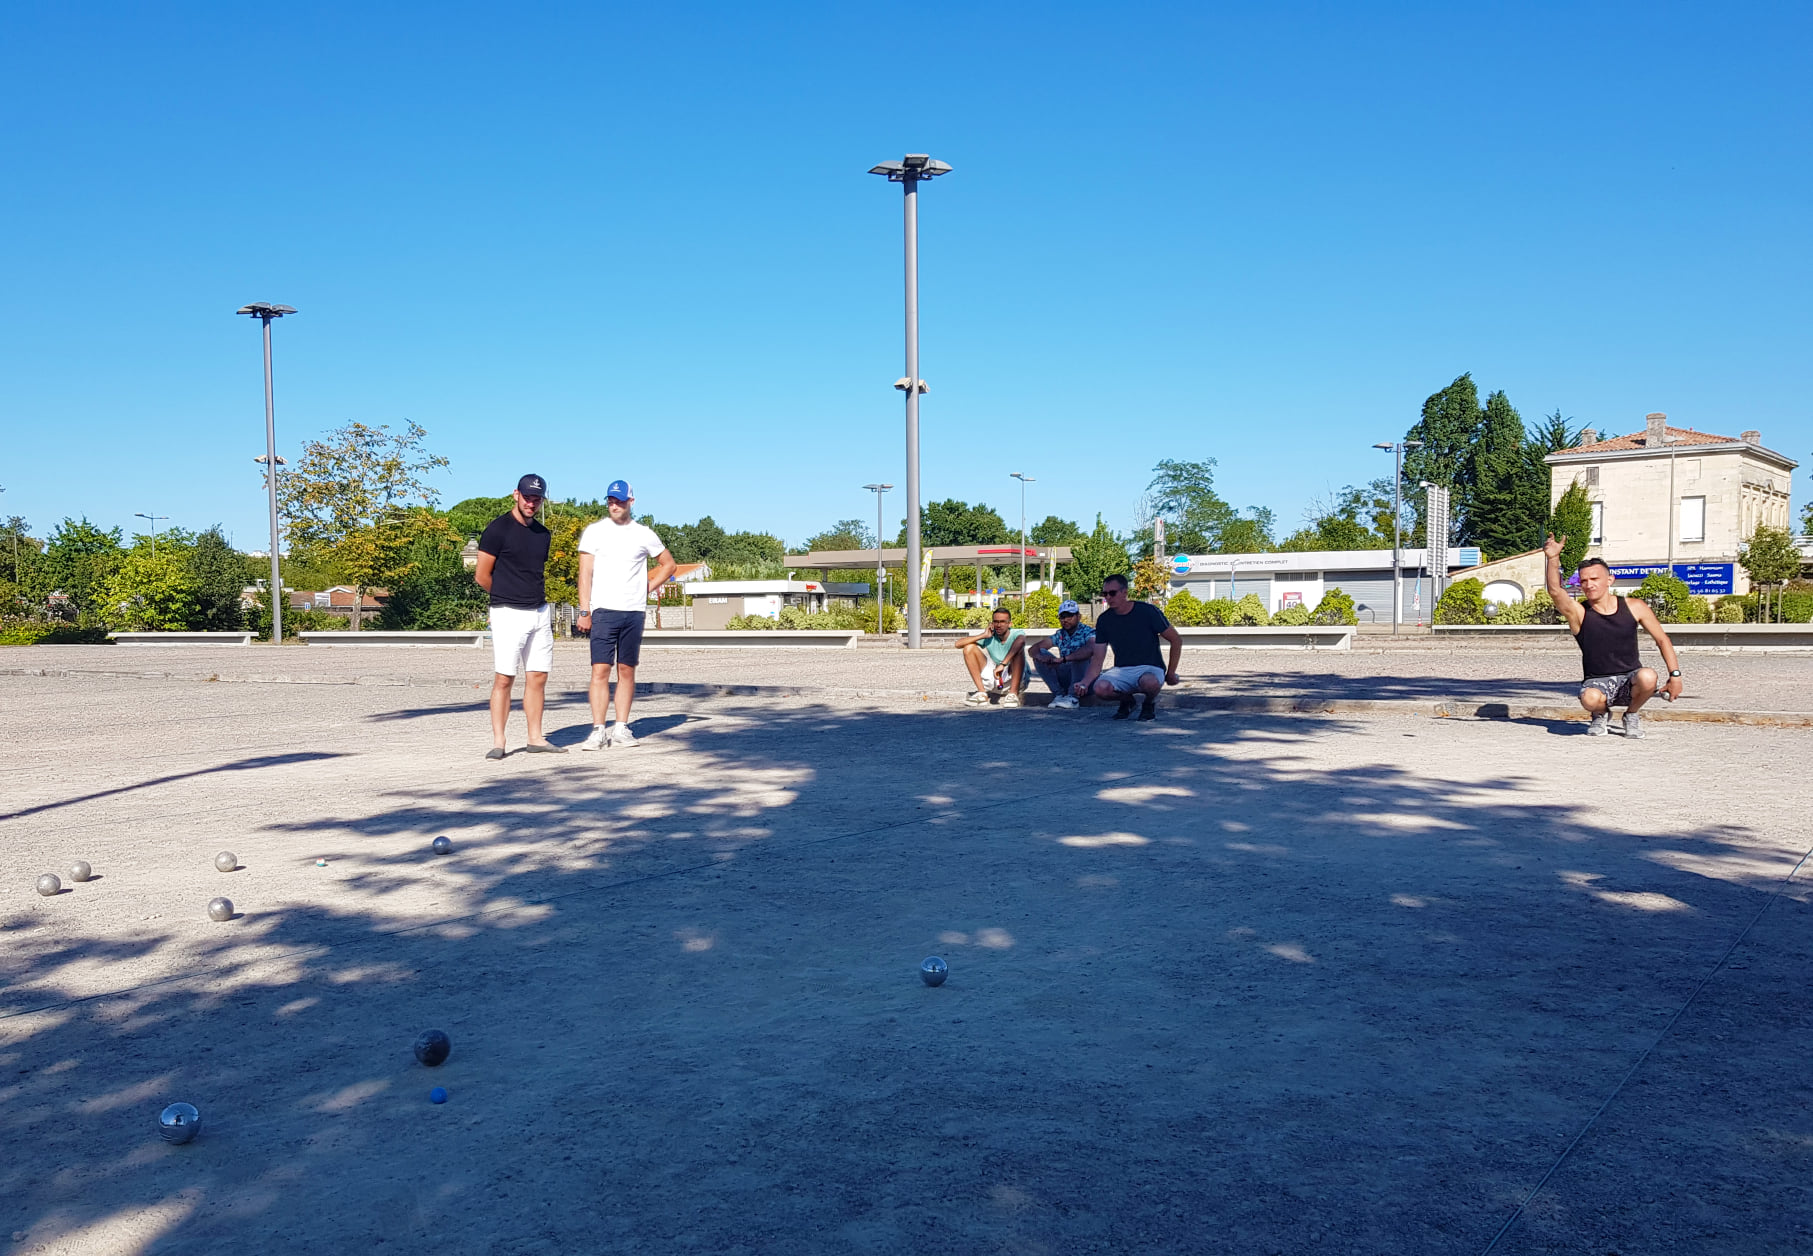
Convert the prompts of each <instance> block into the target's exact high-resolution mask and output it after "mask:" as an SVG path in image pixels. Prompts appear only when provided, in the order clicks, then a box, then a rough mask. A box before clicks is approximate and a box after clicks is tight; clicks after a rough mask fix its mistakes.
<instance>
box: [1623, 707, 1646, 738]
mask: <svg viewBox="0 0 1813 1256" xmlns="http://www.w3.org/2000/svg"><path fill="white" fill-rule="evenodd" d="M1624 735H1625V736H1626V737H1641V736H1642V735H1643V717H1642V716H1641V715H1638V714H1637V713H1636V712H1635V711H1626V712H1625V713H1624Z"/></svg>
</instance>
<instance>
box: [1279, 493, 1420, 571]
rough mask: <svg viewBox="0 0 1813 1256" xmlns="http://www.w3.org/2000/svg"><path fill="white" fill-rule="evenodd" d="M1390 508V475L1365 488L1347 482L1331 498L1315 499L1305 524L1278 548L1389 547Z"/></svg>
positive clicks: (1299, 549) (1293, 551)
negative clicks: (1382, 530)
mask: <svg viewBox="0 0 1813 1256" xmlns="http://www.w3.org/2000/svg"><path fill="white" fill-rule="evenodd" d="M1391 508H1392V507H1391V479H1390V477H1389V476H1387V477H1386V478H1385V479H1383V480H1377V481H1374V482H1373V483H1372V484H1369V485H1367V486H1366V487H1365V488H1356V487H1355V486H1354V485H1352V484H1348V485H1344V486H1343V487H1342V488H1341V490H1340V491H1339V492H1337V493H1335V494H1334V495H1333V496H1332V497H1330V498H1327V499H1324V500H1322V501H1318V502H1312V503H1311V504H1310V508H1309V510H1308V512H1307V515H1306V520H1305V524H1304V526H1303V527H1301V528H1299V529H1297V531H1295V532H1293V533H1291V535H1290V536H1288V537H1286V538H1285V539H1284V541H1283V542H1282V543H1281V544H1280V545H1279V547H1278V548H1280V549H1282V550H1284V551H1286V552H1288V553H1302V552H1305V551H1308V550H1368V549H1389V548H1390V547H1391ZM1381 527H1383V529H1384V532H1383V534H1382V535H1381V533H1380V531H1379V529H1380V528H1381Z"/></svg>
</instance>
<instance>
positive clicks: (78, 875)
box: [69, 859, 94, 881]
mask: <svg viewBox="0 0 1813 1256" xmlns="http://www.w3.org/2000/svg"><path fill="white" fill-rule="evenodd" d="M93 875H94V866H93V865H92V864H90V863H89V862H88V861H87V860H86V859H78V860H76V861H75V862H74V863H72V864H70V865H69V879H70V880H71V881H86V880H87V879H88V878H89V877H92V876H93Z"/></svg>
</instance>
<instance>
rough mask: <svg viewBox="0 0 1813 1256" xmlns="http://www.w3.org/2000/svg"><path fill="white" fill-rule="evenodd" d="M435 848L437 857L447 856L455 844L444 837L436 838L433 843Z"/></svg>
mask: <svg viewBox="0 0 1813 1256" xmlns="http://www.w3.org/2000/svg"><path fill="white" fill-rule="evenodd" d="M433 846H434V853H435V854H437V855H445V854H446V853H447V852H449V851H451V850H452V849H453V843H452V842H450V841H448V840H447V839H446V838H444V837H437V838H435V839H434V842H433Z"/></svg>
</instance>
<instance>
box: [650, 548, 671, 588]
mask: <svg viewBox="0 0 1813 1256" xmlns="http://www.w3.org/2000/svg"><path fill="white" fill-rule="evenodd" d="M678 566H679V564H678V563H676V562H674V556H673V555H672V554H670V553H668V552H667V551H666V550H662V551H661V552H660V553H659V554H657V555H655V569H654V570H653V571H651V572H650V573H649V576H648V591H649V592H650V593H653V592H654V591H655V590H656V589H659V588H660V587H661V586H662V585H664V584H666V583H667V582H668V581H669V580H671V579H673V576H674V569H675V568H676V567H678Z"/></svg>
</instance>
